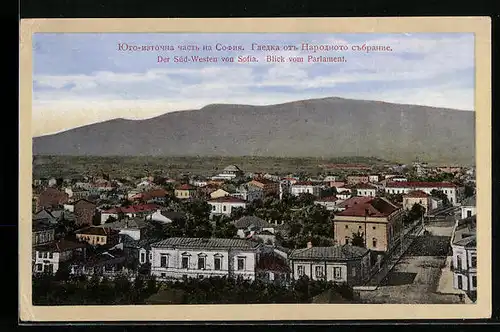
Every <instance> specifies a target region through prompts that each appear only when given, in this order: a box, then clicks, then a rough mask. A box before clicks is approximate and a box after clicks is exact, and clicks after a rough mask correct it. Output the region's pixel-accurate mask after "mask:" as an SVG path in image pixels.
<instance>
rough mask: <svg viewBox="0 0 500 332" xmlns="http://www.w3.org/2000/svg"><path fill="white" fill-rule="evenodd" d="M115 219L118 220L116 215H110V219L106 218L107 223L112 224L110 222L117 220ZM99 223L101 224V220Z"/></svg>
mask: <svg viewBox="0 0 500 332" xmlns="http://www.w3.org/2000/svg"><path fill="white" fill-rule="evenodd" d="M115 221H117V219H116V218H115V217H113V216H109V217H108V219H106V224H110V223H112V222H115ZM99 224H100V222H99ZM99 224H98V225H99Z"/></svg>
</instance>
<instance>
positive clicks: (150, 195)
mask: <svg viewBox="0 0 500 332" xmlns="http://www.w3.org/2000/svg"><path fill="white" fill-rule="evenodd" d="M166 196H168V192H167V191H166V190H165V189H163V188H158V189H152V190H149V191H145V192H140V193H137V194H135V195H134V196H132V197H131V199H132V200H134V201H137V200H142V201H144V202H147V201H150V200H154V199H158V198H164V197H166Z"/></svg>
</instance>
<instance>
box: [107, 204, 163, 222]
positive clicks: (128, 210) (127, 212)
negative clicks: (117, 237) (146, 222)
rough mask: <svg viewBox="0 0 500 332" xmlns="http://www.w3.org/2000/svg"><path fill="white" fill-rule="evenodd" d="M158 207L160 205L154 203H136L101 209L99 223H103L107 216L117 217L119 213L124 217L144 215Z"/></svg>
mask: <svg viewBox="0 0 500 332" xmlns="http://www.w3.org/2000/svg"><path fill="white" fill-rule="evenodd" d="M160 209H161V207H160V206H159V205H156V204H138V205H130V206H127V207H124V206H122V207H116V208H113V209H109V210H104V211H101V224H104V223H105V222H106V221H107V220H108V219H109V217H113V218H115V219H118V218H119V217H120V215H123V216H124V217H129V218H134V217H137V216H142V215H144V216H146V215H148V214H152V213H154V212H155V211H158V210H160Z"/></svg>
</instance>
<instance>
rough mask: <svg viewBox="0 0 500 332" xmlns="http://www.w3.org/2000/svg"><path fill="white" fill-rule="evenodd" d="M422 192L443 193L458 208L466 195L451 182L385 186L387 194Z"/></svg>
mask: <svg viewBox="0 0 500 332" xmlns="http://www.w3.org/2000/svg"><path fill="white" fill-rule="evenodd" d="M415 190H421V191H423V192H425V193H426V194H431V192H432V191H433V190H439V191H442V192H443V193H444V194H446V196H448V200H449V201H450V203H451V204H453V205H455V206H458V205H460V201H461V200H462V197H463V194H464V188H463V187H458V186H457V185H456V184H454V183H449V182H409V181H404V182H389V183H387V185H386V186H385V192H386V193H387V194H408V193H409V192H410V191H415Z"/></svg>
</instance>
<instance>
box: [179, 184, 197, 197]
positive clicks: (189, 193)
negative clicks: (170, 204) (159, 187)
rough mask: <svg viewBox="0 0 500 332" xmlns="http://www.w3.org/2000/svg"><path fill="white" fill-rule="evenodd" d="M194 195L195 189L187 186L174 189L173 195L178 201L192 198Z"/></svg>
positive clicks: (183, 185)
mask: <svg viewBox="0 0 500 332" xmlns="http://www.w3.org/2000/svg"><path fill="white" fill-rule="evenodd" d="M195 193H196V188H195V187H193V186H191V185H189V184H182V185H180V186H178V187H177V188H175V190H174V195H175V197H177V198H179V199H188V198H193V196H194V194H195Z"/></svg>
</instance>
